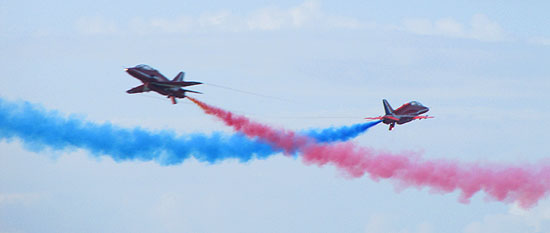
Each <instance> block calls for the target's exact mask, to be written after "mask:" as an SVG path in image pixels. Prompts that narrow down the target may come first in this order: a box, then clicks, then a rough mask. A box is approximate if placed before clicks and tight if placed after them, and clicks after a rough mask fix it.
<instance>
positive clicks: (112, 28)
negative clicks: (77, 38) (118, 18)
mask: <svg viewBox="0 0 550 233" xmlns="http://www.w3.org/2000/svg"><path fill="white" fill-rule="evenodd" d="M75 26H76V30H77V31H78V32H79V33H81V34H85V35H101V34H114V33H116V32H117V31H118V30H117V26H116V25H115V23H114V22H112V21H109V20H107V19H104V18H103V17H99V16H94V17H81V18H80V19H78V20H77V21H76V23H75Z"/></svg>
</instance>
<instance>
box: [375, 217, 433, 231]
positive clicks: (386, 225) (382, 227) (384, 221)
mask: <svg viewBox="0 0 550 233" xmlns="http://www.w3.org/2000/svg"><path fill="white" fill-rule="evenodd" d="M395 222H398V221H395V219H392V218H390V217H387V216H384V215H373V216H371V217H370V218H369V220H368V221H367V225H366V227H365V232H366V233H433V232H435V231H434V229H433V226H432V224H430V223H427V222H423V223H419V224H417V225H416V226H412V228H411V229H407V228H401V229H399V228H398V227H396V224H395Z"/></svg>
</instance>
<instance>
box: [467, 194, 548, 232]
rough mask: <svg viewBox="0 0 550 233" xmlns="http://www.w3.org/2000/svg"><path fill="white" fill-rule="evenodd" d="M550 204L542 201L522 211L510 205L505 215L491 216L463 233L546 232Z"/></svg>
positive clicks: (516, 206) (470, 225)
mask: <svg viewBox="0 0 550 233" xmlns="http://www.w3.org/2000/svg"><path fill="white" fill-rule="evenodd" d="M549 220H550V202H548V201H544V202H541V203H539V205H538V206H536V207H534V208H532V209H522V208H521V207H519V205H518V204H512V205H511V206H510V208H509V210H508V213H505V214H491V215H487V216H485V217H484V218H483V219H482V220H481V221H475V222H472V223H470V224H468V225H467V226H466V227H465V228H464V231H463V232H464V233H515V232H517V233H522V232H548V230H550V225H549V224H548V223H549Z"/></svg>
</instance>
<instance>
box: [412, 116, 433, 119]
mask: <svg viewBox="0 0 550 233" xmlns="http://www.w3.org/2000/svg"><path fill="white" fill-rule="evenodd" d="M429 118H434V117H433V116H415V117H413V119H429Z"/></svg>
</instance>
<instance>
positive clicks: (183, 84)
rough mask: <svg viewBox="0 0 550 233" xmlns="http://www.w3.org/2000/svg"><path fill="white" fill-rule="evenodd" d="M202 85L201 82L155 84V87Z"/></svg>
mask: <svg viewBox="0 0 550 233" xmlns="http://www.w3.org/2000/svg"><path fill="white" fill-rule="evenodd" d="M198 84H202V83H201V82H183V81H182V82H155V85H158V86H165V87H187V86H193V85H198Z"/></svg>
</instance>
